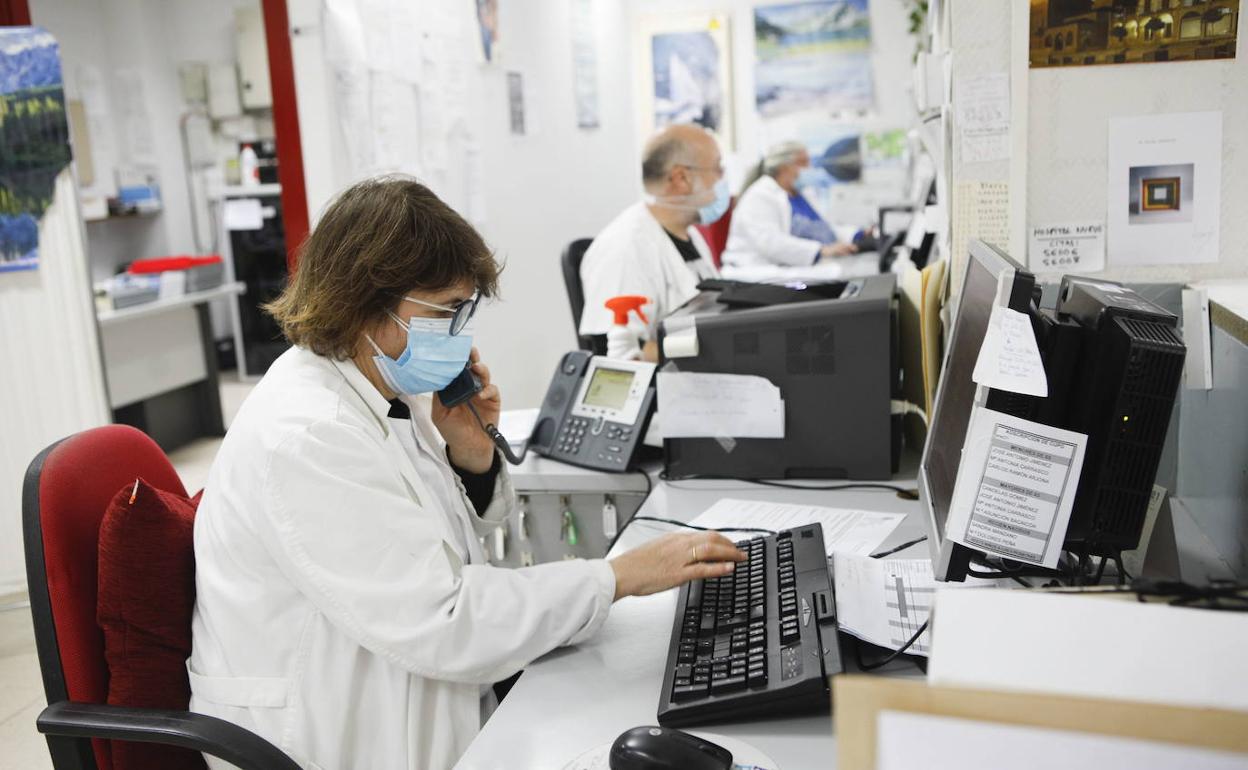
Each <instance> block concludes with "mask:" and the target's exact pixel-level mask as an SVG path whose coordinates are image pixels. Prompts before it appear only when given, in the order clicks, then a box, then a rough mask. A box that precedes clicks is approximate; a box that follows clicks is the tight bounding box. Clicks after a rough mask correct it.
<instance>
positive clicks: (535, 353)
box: [289, 0, 913, 407]
mask: <svg viewBox="0 0 1248 770" xmlns="http://www.w3.org/2000/svg"><path fill="white" fill-rule="evenodd" d="M427 1H428V2H429V3H431V4H432V3H433V2H435V0H427ZM436 2H438V3H441V4H443V6H444V7H457V8H458V7H462V6H463V5H464V4H463V3H461V2H459V0H436ZM469 5H470V4H469ZM426 7H429V6H426ZM289 8H290V16H291V26H292V27H293V28H294V29H295V30H296V31H295V34H294V35H293V37H292V50H293V54H294V59H295V81H296V89H297V92H298V101H299V123H300V130H301V133H302V141H303V152H304V173H305V177H306V180H307V189H308V205H309V211H310V212H311V213H312V216H313V219H314V221H315V217H316V215H317V213H318V212H319V211H320V210H321V208H322V207H323V206H324V205H325V203H326V201H327V200H328V199H329V198H330V197H331V196H332V195H333V193H335V192H337V191H338V190H340V189H341V188H342V187H344V186H346V185H347V184H349V183H350V182H351V181H352V179H351V172H350V169H349V164H348V163H347V161H346V149H345V147H344V140H343V138H342V136H341V131H340V130H339V128H338V119H337V117H338V112H337V111H338V109H339V105H338V104H336V101H335V98H334V93H333V87H332V85H333V81H332V75H331V74H330V70H329V68H328V67H327V66H326V62H325V56H324V39H325V38H324V36H325V32H326V30H325V28H324V26H323V25H324V24H325V23H327V22H326V21H325V19H324V18H322V10H323V4H322V0H289ZM751 8H752V4H751V3H750V2H748V0H724V1H723V2H718V3H715V2H706V1H704V0H628V1H627V2H623V1H621V0H597V2H596V3H595V9H596V42H597V56H598V77H599V91H600V119H601V125H600V127H599V128H597V129H593V130H588V131H586V130H580V129H578V128H577V127H576V117H575V111H574V105H573V88H572V66H571V62H572V48H571V40H570V27H571V23H570V16H571V0H524V2H505V3H500V13H501V19H500V24H501V34H500V39H501V43H502V45H501V54H500V57H499V59H498V61H496V62H495V63H492V64H488V65H486V64H477V65H473V66H472V67H471V72H470V75H469V78H468V81H469V82H468V88H469V99H468V114H469V126H470V129H471V131H472V132H473V133H474V134H475V135H476V138H477V140H478V141H479V143H480V146H481V152H482V155H483V161H484V169H485V172H486V184H485V191H484V201H485V207H484V208H485V210H486V212H487V216H486V217H485V221H484V222H483V223H481V224H480V230H481V231H482V233H483V234H484V236H485V237H486V239H487V241H488V242H489V243H490V244H491V245H492V246H493V247H494V248H496V249H497V250H498V254H499V256H500V257H501V258H502V259H503V260H504V261H505V262H506V264H507V268H506V270H505V272H504V273H503V290H502V300H501V301H500V302H498V303H495V304H494V305H492V306H491V307H489V308H487V309H486V310H485V311H484V312H483V313H482V314H481V315H480V316H479V321H478V324H477V333H476V334H477V342H478V343H479V346H480V347H481V350H482V354H483V356H484V357H485V359H486V360H487V361H488V362H489V364H490V365H491V367H492V368H493V370H494V373H495V377H496V379H497V380H498V381H499V382H500V384H501V385H502V387H503V392H504V399H505V403H506V405H507V406H509V407H525V406H535V405H537V404H538V403H539V402H540V400H541V398H542V396H543V394H544V393H545V390H546V386H547V384H548V383H549V380H550V376H551V373H552V372H553V370H554V367H555V364H556V362H557V360H558V358H559V356H560V355H561V354H562V353H564V352H566V351H567V350H569V349H572V348H573V347H575V344H576V343H575V335H574V332H573V328H572V322H571V314H570V311H569V309H568V303H567V295H566V293H565V290H564V286H563V279H562V276H561V274H560V270H559V254H560V252H561V251H562V249H563V247H564V246H565V245H566V244H567V243H568V242H569V241H571V240H573V239H575V238H579V237H585V236H593V235H595V234H596V233H597V232H598V231H599V230H600V229H601V228H602V227H603V226H604V225H606V223H607V222H609V221H610V219H611V218H612V217H614V216H615V215H616V214H617V213H618V212H619V211H620V210H621V209H623V208H624V207H625V206H627V205H628V204H630V203H631V202H633V201H634V200H636V199H637V197H638V196H639V195H640V193H641V185H640V155H641V146H642V144H643V143H644V140H645V137H643V136H640V135H639V132H638V128H637V120H636V113H635V105H634V77H635V73H634V59H633V54H634V45H635V40H634V29H635V25H636V23H637V20H638V19H639V18H640V17H641V16H642V15H646V14H655V13H673V14H675V13H688V12H690V11H698V10H715V11H718V12H721V13H722V12H730V13H731V14H732V35H733V46H734V49H735V53H736V56H735V60H736V66H735V73H734V74H735V77H734V83H735V86H734V88H735V91H736V94H735V99H734V104H735V110H736V117H737V124H736V125H737V137H738V139H737V147H736V148H735V151H732V152H731V153H730V155H729V158H728V160H729V163H730V165H731V171H732V172H733V173H732V181H739V179H740V177H741V175H742V172H743V171H744V169H745V167H746V166H747V165H748V164H750V163H754V162H757V160H758V158H759V157H760V156H761V149H760V148H761V146H762V143H763V140H762V139H761V138H760V131H761V127H760V125H759V122H758V120H757V119H756V118H755V116H754V110H753V104H754V99H753V50H754V43H753V15H752V12H751ZM871 20H872V25H873V36H874V43H873V45H874V53H873V63H874V65H875V83H876V96H877V105H878V106H877V109H876V110H875V111H874V112H873V113H872V114H869V115H866V116H858V117H856V118H855V119H854V120H852V121H850V122H849V124H850V125H855V126H861V127H863V128H872V127H887V128H893V127H902V128H905V127H909V125H910V124H911V121H912V108H911V105H912V104H913V100H912V99H911V97H910V94H909V84H910V74H909V67H910V56H911V53H912V51H913V39H912V38H911V37H910V36H909V35H908V34H907V33H906V26H907V21H906V18H905V12H904V8H903V5H902V2H901V0H873V2H872V19H871ZM363 22H364V23H365V24H367V23H368V18H367V17H365V18H364V19H363ZM413 37H415V36H413ZM416 44H417V45H419V43H416ZM508 71H519V72H521V73H523V75H524V78H525V83H526V86H527V87H528V88H527V90H528V92H529V93H527V94H526V98H527V99H528V101H529V103H528V110H529V114H530V119H531V123H533V124H535V125H536V128H537V130H536V132H534V133H531V134H530V135H528V136H523V137H517V136H512V135H511V134H510V132H509V126H508V113H507V93H506V75H505V73H506V72H508ZM807 117H810V116H807ZM814 119H816V120H817V119H821V117H820V116H818V115H815V116H814ZM825 119H831V118H830V116H828V117H826V118H825ZM435 191H437V192H438V193H439V194H441V195H443V196H444V197H445V198H446V199H447V200H448V202H451V203H452V204H456V203H458V202H459V201H461V200H462V198H461V197H460V193H461V192H462V191H461V190H458V189H438V188H437V187H436V186H435ZM464 213H469V212H466V211H465V212H464ZM518 337H519V338H518Z"/></svg>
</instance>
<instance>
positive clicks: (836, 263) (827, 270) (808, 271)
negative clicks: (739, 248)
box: [722, 251, 880, 285]
mask: <svg viewBox="0 0 1248 770" xmlns="http://www.w3.org/2000/svg"><path fill="white" fill-rule="evenodd" d="M722 272H723V275H724V278H727V279H728V280H731V281H748V282H750V283H770V284H777V285H783V284H786V283H793V282H794V281H799V282H802V283H829V282H831V281H844V280H848V279H850V278H863V277H866V276H870V275H879V272H880V257H879V255H878V254H876V253H875V252H873V251H872V252H863V253H862V254H855V255H853V256H852V257H838V258H837V259H831V260H828V261H826V262H823V261H821V262H820V263H819V264H817V265H807V266H804V267H790V266H786V265H724V268H723V271H722Z"/></svg>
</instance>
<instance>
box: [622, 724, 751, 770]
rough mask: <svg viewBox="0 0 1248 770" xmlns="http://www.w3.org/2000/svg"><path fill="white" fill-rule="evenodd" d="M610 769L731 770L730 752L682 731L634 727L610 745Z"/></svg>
mask: <svg viewBox="0 0 1248 770" xmlns="http://www.w3.org/2000/svg"><path fill="white" fill-rule="evenodd" d="M607 761H608V762H609V763H610V768H611V770H731V768H732V752H730V751H728V749H725V748H724V747H723V746H720V745H718V744H715V743H711V742H710V741H707V740H703V739H702V738H699V737H698V736H696V735H690V734H689V733H686V732H683V731H681V730H672V729H669V728H665V727H634V728H633V729H631V730H628V731H626V732H625V733H623V734H622V735H621V736H620V737H619V738H616V739H615V743H613V744H611V753H610V755H608V760H607Z"/></svg>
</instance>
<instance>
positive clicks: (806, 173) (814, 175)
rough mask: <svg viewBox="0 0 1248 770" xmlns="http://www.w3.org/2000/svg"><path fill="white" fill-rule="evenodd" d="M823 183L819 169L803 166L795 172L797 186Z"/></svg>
mask: <svg viewBox="0 0 1248 770" xmlns="http://www.w3.org/2000/svg"><path fill="white" fill-rule="evenodd" d="M822 183H823V176H822V175H821V174H820V173H819V171H818V170H817V169H815V168H813V167H811V166H805V167H803V168H802V170H801V171H799V172H797V186H798V188H802V187H818V186H819V185H820V184H822Z"/></svg>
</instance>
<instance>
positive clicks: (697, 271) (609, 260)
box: [581, 201, 718, 340]
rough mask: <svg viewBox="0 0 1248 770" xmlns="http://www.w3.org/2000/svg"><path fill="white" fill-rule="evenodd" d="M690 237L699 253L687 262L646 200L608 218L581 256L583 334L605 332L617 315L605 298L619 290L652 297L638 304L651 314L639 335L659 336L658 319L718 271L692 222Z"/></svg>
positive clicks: (693, 294) (607, 298)
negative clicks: (648, 302) (698, 257)
mask: <svg viewBox="0 0 1248 770" xmlns="http://www.w3.org/2000/svg"><path fill="white" fill-rule="evenodd" d="M689 238H690V240H692V241H693V245H694V248H696V249H697V250H698V253H699V254H701V255H702V258H701V259H699V260H697V261H696V262H686V261H685V260H684V259H683V258H682V257H681V256H680V252H679V251H678V250H677V249H676V244H674V243H672V239H671V236H669V235H668V234H667V231H666V230H664V229H663V225H661V224H659V220H657V219H655V218H654V215H653V214H651V213H650V209H649V207H647V206H646V204H645V202H644V201H639V202H637V203H635V204H633V205H632V206H629V207H628V208H626V209H624V211H623V212H621V213H620V215H619V216H617V217H616V218H615V219H613V220H611V223H610V224H608V225H607V226H606V227H605V228H604V229H603V231H602V232H601V233H599V234H598V237H596V238H594V242H593V243H592V244H591V245H590V247H589V250H588V251H586V252H585V258H584V259H583V260H582V261H581V290H582V291H583V292H584V293H585V309H584V311H583V312H582V313H581V334H583V335H591V334H606V333H607V331H608V330H609V329H610V328H611V326H612V324H614V323H615V318H614V316H613V314H612V313H611V311H610V310H607V308H606V307H605V306H604V305H603V303H604V302H606V301H607V300H609V299H611V298H612V297H618V296H620V295H623V294H638V295H641V296H643V297H646V298H648V299H649V300H650V304H648V305H646V306H645V307H644V308H643V309H642V312H644V313H645V314H646V317H647V318H649V319H650V323H649V324H647V325H646V327H645V331H644V332H643V334H642V336H643V337H644V338H645V339H648V340H652V339H657V336H658V335H657V329H658V325H659V322H660V321H662V320H663V319H664V318H666V317H667V316H668V315H670V314H671V313H672V311H674V310H676V309H677V308H679V307H680V306H681V305H683V304H685V303H686V302H688V301H689V300H691V299H693V298H694V297H696V296H698V283H699V282H700V281H701V280H703V279H705V278H714V277H715V276H716V275H718V271H716V270H715V266H714V264H713V263H712V262H711V257H710V250H709V249H708V248H707V246H706V242H705V241H704V240H703V239H702V235H701V234H700V233H699V232H698V231H697V230H696V229H695V228H693V227H690V228H689Z"/></svg>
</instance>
